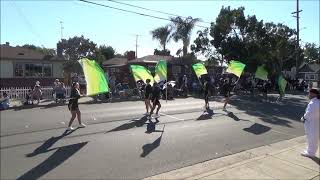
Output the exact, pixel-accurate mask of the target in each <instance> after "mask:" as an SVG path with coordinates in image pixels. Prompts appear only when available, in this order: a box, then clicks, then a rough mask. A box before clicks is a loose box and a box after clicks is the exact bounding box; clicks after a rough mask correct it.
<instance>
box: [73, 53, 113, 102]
mask: <svg viewBox="0 0 320 180" xmlns="http://www.w3.org/2000/svg"><path fill="white" fill-rule="evenodd" d="M79 63H80V65H81V66H82V69H83V72H84V77H85V79H86V82H87V96H91V95H96V94H101V93H105V92H109V86H108V83H107V80H106V77H105V72H104V71H103V69H102V68H101V67H100V65H99V64H98V63H97V62H96V61H94V60H89V59H87V58H83V59H80V60H79Z"/></svg>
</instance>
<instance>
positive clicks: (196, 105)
mask: <svg viewBox="0 0 320 180" xmlns="http://www.w3.org/2000/svg"><path fill="white" fill-rule="evenodd" d="M161 102H162V106H163V108H162V109H161V111H160V112H161V113H160V114H161V117H160V118H159V121H160V122H159V123H157V124H155V131H153V132H152V133H150V132H146V130H147V126H148V124H149V126H150V123H149V121H148V120H147V118H146V117H144V116H143V115H142V114H143V113H144V112H145V110H144V103H143V102H142V101H129V102H118V103H101V104H91V103H84V104H80V109H81V112H82V119H83V122H84V123H86V124H87V125H88V126H87V127H86V128H79V129H76V130H75V131H73V132H71V133H67V134H65V133H64V131H65V127H66V124H67V123H68V121H69V118H70V113H69V112H68V111H67V107H66V106H40V107H34V108H29V109H12V110H7V111H2V112H1V179H17V178H18V179H35V178H50V179H70V178H73V179H98V178H100V179H141V178H144V177H148V176H152V175H155V174H159V173H163V172H166V171H170V170H174V169H177V168H181V167H185V166H189V165H192V164H195V163H199V162H203V161H206V160H210V159H214V158H218V157H222V156H226V155H229V154H233V153H237V152H241V151H244V150H248V149H251V148H255V147H259V146H263V145H267V144H271V143H275V142H278V141H282V140H286V139H291V138H294V137H298V136H301V135H304V129H303V124H302V123H301V122H300V121H299V119H300V117H301V116H302V114H303V112H304V109H305V107H306V104H307V100H306V96H302V95H288V96H287V97H286V98H285V100H284V102H282V103H274V102H261V101H260V99H258V98H252V97H249V96H241V97H237V96H235V97H233V98H232V101H231V105H230V106H228V108H227V110H228V111H227V112H225V111H222V105H223V104H222V103H221V102H220V99H215V100H213V101H211V102H210V104H211V107H212V109H213V110H212V111H209V112H204V111H203V108H202V107H203V106H204V102H203V100H202V99H195V98H187V99H176V100H174V101H168V102H167V103H166V102H165V101H161ZM152 121H153V122H155V119H152ZM152 124H154V123H152ZM74 126H77V121H76V120H75V122H74Z"/></svg>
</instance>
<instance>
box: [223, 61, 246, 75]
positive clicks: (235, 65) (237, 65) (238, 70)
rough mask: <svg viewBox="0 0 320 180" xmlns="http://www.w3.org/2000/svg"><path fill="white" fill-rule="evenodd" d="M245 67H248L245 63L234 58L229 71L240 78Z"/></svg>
mask: <svg viewBox="0 0 320 180" xmlns="http://www.w3.org/2000/svg"><path fill="white" fill-rule="evenodd" d="M245 67H246V65H245V64H243V63H241V62H239V61H235V60H232V61H231V62H230V63H229V65H228V69H227V72H228V73H232V74H234V75H236V76H238V77H239V78H240V76H241V74H242V72H243V70H244V68H245Z"/></svg>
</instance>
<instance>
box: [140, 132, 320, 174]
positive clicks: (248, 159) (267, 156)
mask: <svg viewBox="0 0 320 180" xmlns="http://www.w3.org/2000/svg"><path fill="white" fill-rule="evenodd" d="M305 146H306V140H305V136H302V137H297V138H294V139H290V140H286V141H281V142H278V143H274V144H270V145H266V146H262V147H259V148H255V149H251V150H247V151H243V152H240V153H237V154H233V155H230V156H225V157H221V158H218V159H213V160H209V161H206V162H202V163H199V164H195V165H192V166H188V167H184V168H181V169H177V170H173V171H170V172H166V173H163V174H158V175H155V176H152V177H148V178H146V179H148V180H151V179H312V180H318V179H320V178H319V172H320V170H319V150H318V154H317V158H314V159H311V158H306V157H303V156H301V155H300V152H301V151H302V150H303V149H304V148H305Z"/></svg>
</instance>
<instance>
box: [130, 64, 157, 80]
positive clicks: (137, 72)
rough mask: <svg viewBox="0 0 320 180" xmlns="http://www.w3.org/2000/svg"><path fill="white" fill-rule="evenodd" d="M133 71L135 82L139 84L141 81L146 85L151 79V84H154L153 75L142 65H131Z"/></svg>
mask: <svg viewBox="0 0 320 180" xmlns="http://www.w3.org/2000/svg"><path fill="white" fill-rule="evenodd" d="M130 67H131V71H132V74H133V77H134V80H135V81H136V82H137V81H139V80H142V81H143V82H144V83H146V80H147V79H150V83H151V84H153V82H154V79H153V76H152V75H151V73H150V71H149V70H148V69H147V68H145V67H143V66H140V65H130Z"/></svg>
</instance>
